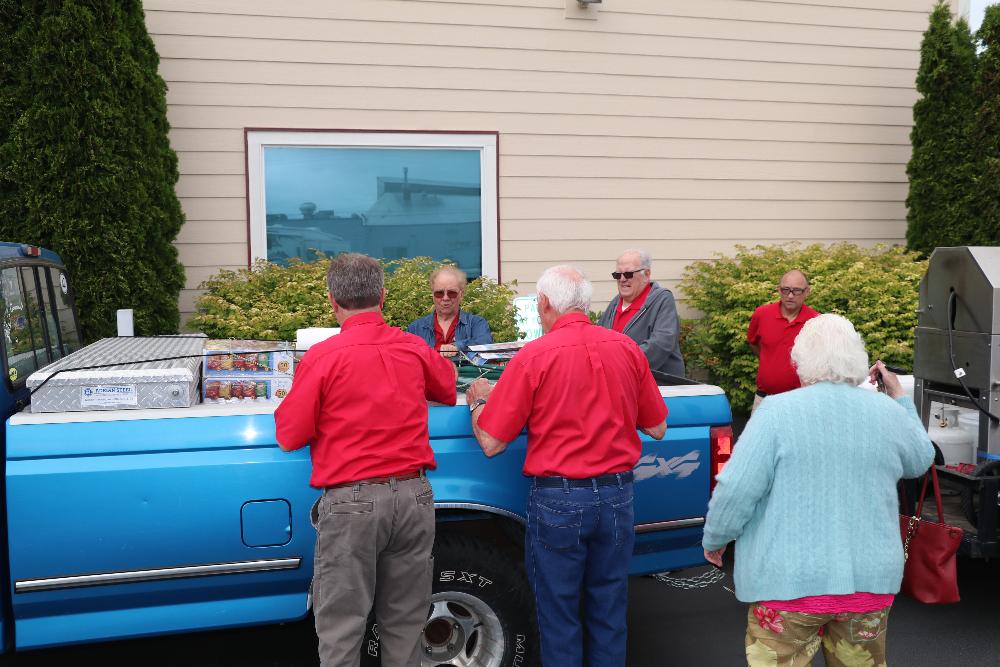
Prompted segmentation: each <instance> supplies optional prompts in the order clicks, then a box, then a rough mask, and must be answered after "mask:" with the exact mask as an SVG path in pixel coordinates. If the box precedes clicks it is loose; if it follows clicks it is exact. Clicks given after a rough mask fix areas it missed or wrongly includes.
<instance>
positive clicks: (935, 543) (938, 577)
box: [899, 465, 962, 604]
mask: <svg viewBox="0 0 1000 667" xmlns="http://www.w3.org/2000/svg"><path fill="white" fill-rule="evenodd" d="M928 478H930V479H931V480H932V481H933V486H934V501H935V503H937V511H938V521H939V523H934V522H933V521H927V520H926V519H924V518H923V514H922V512H923V509H924V496H925V495H926V494H927V480H928ZM899 529H900V534H901V536H902V540H903V558H904V559H905V565H904V569H903V583H902V586H901V587H900V592H901V593H903V594H905V595H909V596H910V597H911V598H913V599H915V600H917V601H918V602H923V603H924V604H949V603H952V602H958V600H959V595H958V569H957V564H956V562H955V554H956V552H957V551H958V545H959V544H960V543H961V542H962V529H961V528H958V527H956V526H949V525H948V524H946V523H945V522H944V511H943V509H942V507H941V486H940V484H939V483H938V476H937V468H935V467H934V466H933V465H932V466H931V470H930V474H929V475H925V476H924V484H923V488H922V489H921V491H920V501H919V502H918V503H917V513H916V515H915V516H907V515H906V514H900V515H899Z"/></svg>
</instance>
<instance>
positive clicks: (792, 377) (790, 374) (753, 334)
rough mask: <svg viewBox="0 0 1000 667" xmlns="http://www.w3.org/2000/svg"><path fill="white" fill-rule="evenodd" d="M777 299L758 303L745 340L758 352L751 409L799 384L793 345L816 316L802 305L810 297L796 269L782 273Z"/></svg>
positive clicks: (807, 285) (806, 279) (807, 286)
mask: <svg viewBox="0 0 1000 667" xmlns="http://www.w3.org/2000/svg"><path fill="white" fill-rule="evenodd" d="M778 296H779V299H778V301H777V302H775V303H768V304H764V305H763V306H760V307H759V308H758V309H757V310H755V311H754V313H753V316H751V318H750V326H749V327H748V328H747V343H749V344H750V349H752V350H753V353H754V354H756V355H757V357H758V359H759V360H760V363H759V364H758V367H757V395H756V396H754V399H753V408H752V410H751V412H752V411H753V410H756V409H757V406H758V405H760V402H761V401H762V400H764V397H765V396H769V395H771V394H780V393H782V392H786V391H791V390H792V389H796V388H798V387H799V386H800V384H799V376H798V373H796V372H795V368H793V367H792V356H791V355H792V345H794V344H795V337H796V336H798V335H799V332H800V331H802V325H803V324H805V323H806V321H807V320H811V319H812V318H814V317H816V316H817V315H819V313H817V312H816V311H815V310H813V309H812V308H810V307H809V306H807V305H805V302H806V297H808V296H809V279H808V278H806V274H804V273H802V272H801V271H799V270H798V269H792V270H791V271H789V272H788V273H786V274H785V275H783V276H781V281H780V282H779V283H778Z"/></svg>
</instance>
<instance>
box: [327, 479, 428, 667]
mask: <svg viewBox="0 0 1000 667" xmlns="http://www.w3.org/2000/svg"><path fill="white" fill-rule="evenodd" d="M312 521H313V526H314V527H315V528H316V554H315V559H314V563H315V572H314V574H313V584H312V597H313V614H314V616H315V618H316V635H317V637H318V638H319V658H320V663H321V665H322V666H323V667H352V666H353V667H357V666H358V665H359V664H360V660H361V643H362V640H363V639H364V634H365V623H366V621H367V619H368V614H369V612H370V611H371V610H372V607H373V605H374V608H375V620H376V622H377V623H378V635H379V643H380V649H381V650H380V651H379V652H380V654H381V657H382V666H383V667H419V665H420V653H419V646H418V640H419V638H420V634H421V632H422V631H423V628H424V623H425V622H426V621H427V613H428V610H429V609H430V597H431V574H432V573H431V570H432V568H433V556H431V547H433V546H434V494H433V492H432V491H431V486H430V483H429V482H428V481H427V478H426V477H418V478H416V479H409V480H405V481H397V480H395V479H393V480H391V481H390V482H389V483H388V484H355V485H354V486H350V487H344V488H337V489H328V490H327V491H326V492H325V493H324V494H323V495H322V496H321V497H320V499H319V500H318V501H316V504H315V505H314V506H313V510H312Z"/></svg>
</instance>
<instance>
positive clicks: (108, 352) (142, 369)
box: [28, 336, 205, 412]
mask: <svg viewBox="0 0 1000 667" xmlns="http://www.w3.org/2000/svg"><path fill="white" fill-rule="evenodd" d="M204 341H205V339H204V338H203V337H200V336H190V337H184V336H178V337H163V338H104V339H102V340H99V341H97V342H96V343H93V344H91V345H88V346H87V347H84V348H82V349H80V350H77V351H76V352H73V353H72V354H69V355H67V356H65V357H63V358H62V359H60V360H59V361H56V362H53V363H51V364H49V365H48V366H45V367H44V368H40V369H39V370H37V371H35V372H34V373H32V374H31V375H30V376H28V389H29V390H31V391H33V392H34V393H33V394H32V396H31V411H32V412H75V411H81V410H121V409H139V408H186V407H189V406H191V405H194V404H195V403H197V402H198V399H199V394H198V380H199V378H200V375H201V364H202V357H201V350H202V345H203V344H204ZM168 357H184V358H181V359H167V358H168ZM151 359H164V360H163V361H150V360H151ZM129 362H131V363H129ZM107 364H113V365H112V366H108V367H106V368H91V369H84V367H89V366H105V365H107ZM72 369H81V370H72ZM56 371H59V372H58V373H56ZM49 378H51V379H49ZM46 379H48V382H46ZM43 382H44V384H42V383H43ZM37 387H40V388H39V389H38V390H37V391H35V389H36V388H37Z"/></svg>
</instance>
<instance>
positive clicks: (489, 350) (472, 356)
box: [468, 340, 528, 366]
mask: <svg viewBox="0 0 1000 667" xmlns="http://www.w3.org/2000/svg"><path fill="white" fill-rule="evenodd" d="M527 343H528V341H526V340H515V341H512V342H510V343H484V344H482V345H470V346H469V352H468V357H469V360H470V361H471V362H472V363H474V364H476V365H477V366H478V365H482V364H485V363H502V362H505V361H510V360H511V359H512V358H513V357H514V354H516V353H517V351H518V350H520V349H521V348H522V347H524V346H525V345H527Z"/></svg>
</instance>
